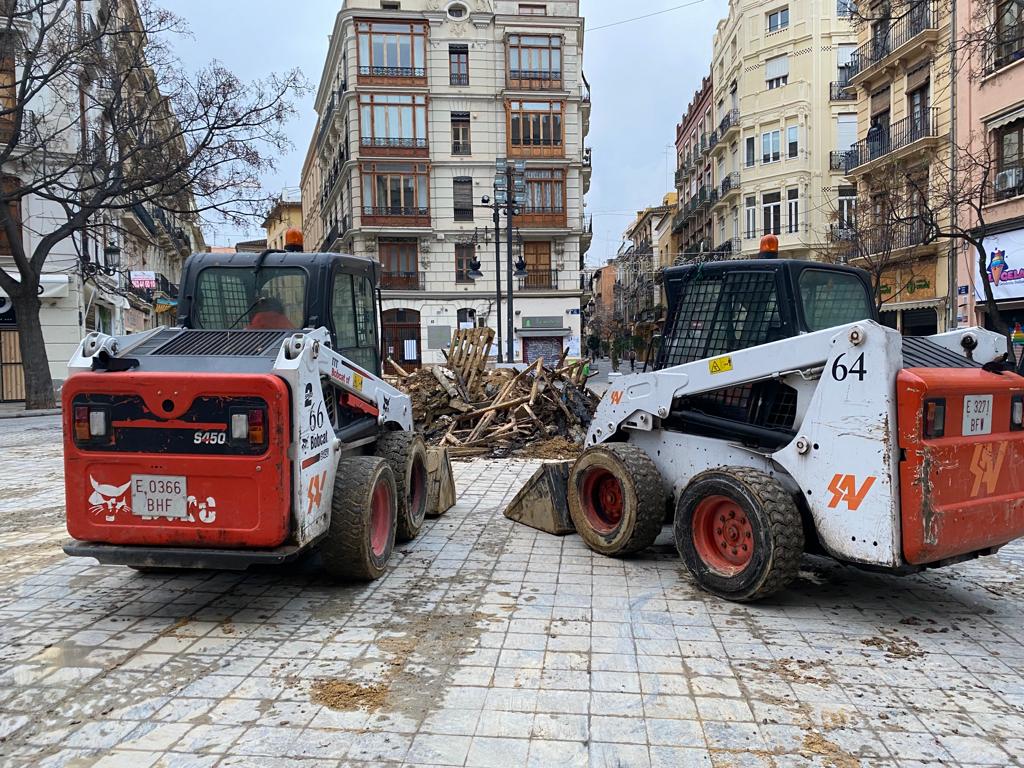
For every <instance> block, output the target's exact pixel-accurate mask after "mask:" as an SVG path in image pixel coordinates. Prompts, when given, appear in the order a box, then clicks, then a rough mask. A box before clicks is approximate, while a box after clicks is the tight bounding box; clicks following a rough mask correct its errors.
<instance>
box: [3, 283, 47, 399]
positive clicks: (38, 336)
mask: <svg viewBox="0 0 1024 768" xmlns="http://www.w3.org/2000/svg"><path fill="white" fill-rule="evenodd" d="M11 303H12V304H14V311H15V313H16V316H17V318H18V342H19V346H20V347H21V360H22V367H23V368H24V371H25V409H26V410H35V409H40V408H53V407H54V397H53V378H52V377H51V376H50V361H49V359H48V358H47V357H46V343H45V342H44V341H43V328H42V325H41V324H40V322H39V309H40V307H41V306H42V302H41V301H39V297H38V296H37V295H36V287H35V286H34V285H24V284H23V285H22V288H21V290H19V291H15V292H14V294H13V295H12V296H11Z"/></svg>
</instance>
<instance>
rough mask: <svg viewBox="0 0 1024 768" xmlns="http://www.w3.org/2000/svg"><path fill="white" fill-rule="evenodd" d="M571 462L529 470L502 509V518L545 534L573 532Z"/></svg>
mask: <svg viewBox="0 0 1024 768" xmlns="http://www.w3.org/2000/svg"><path fill="white" fill-rule="evenodd" d="M571 466H572V462H571V461H553V462H549V463H547V464H544V465H542V466H541V467H540V469H538V470H537V471H536V472H534V473H533V477H531V478H530V479H529V480H528V481H527V482H526V485H524V486H523V487H522V488H521V489H520V491H519V493H517V494H516V497H515V498H514V499H512V502H511V503H510V504H509V505H508V508H507V509H506V510H505V517H507V518H508V519H509V520H515V521H516V522H517V523H522V524H523V525H528V526H530V527H531V528H536V529H537V530H539V531H544V532H545V533H553V534H555V535H556V536H565V535H566V534H569V533H575V532H576V528H575V527H573V524H572V519H571V518H570V517H569V499H568V490H569V468H570V467H571Z"/></svg>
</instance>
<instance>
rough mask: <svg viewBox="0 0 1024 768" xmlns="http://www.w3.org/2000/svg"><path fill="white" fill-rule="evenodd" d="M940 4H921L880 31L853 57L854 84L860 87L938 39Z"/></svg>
mask: <svg viewBox="0 0 1024 768" xmlns="http://www.w3.org/2000/svg"><path fill="white" fill-rule="evenodd" d="M938 16H939V14H938V3H937V2H936V0H931V2H918V3H916V4H914V5H911V6H910V7H909V10H908V12H907V13H906V14H905V15H904V16H901V17H900V18H898V19H896V21H894V22H893V23H892V24H890V25H889V26H887V27H885V28H882V29H876V30H875V31H874V34H873V35H872V37H871V39H870V40H869V41H868V42H866V43H865V44H864V45H862V46H861V47H860V48H858V49H857V50H856V51H855V52H854V53H853V55H852V56H851V57H850V65H849V72H850V82H851V83H853V84H858V83H860V82H862V81H864V80H866V79H868V77H869V76H870V75H871V73H872V72H874V71H877V69H878V68H881V67H883V66H884V65H885V64H887V63H888V62H890V61H893V60H896V59H899V58H901V57H903V56H905V55H906V54H908V53H910V52H911V51H913V50H914V49H915V48H916V47H917V46H918V45H920V44H921V43H923V42H926V41H933V42H934V40H935V39H937V36H938V28H939V19H938Z"/></svg>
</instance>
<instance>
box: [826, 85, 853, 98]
mask: <svg viewBox="0 0 1024 768" xmlns="http://www.w3.org/2000/svg"><path fill="white" fill-rule="evenodd" d="M828 97H829V99H831V100H832V101H856V100H857V92H856V91H855V90H854V89H853V88H850V87H849V84H848V83H847V82H846V81H844V80H837V81H833V82H831V83H829V85H828Z"/></svg>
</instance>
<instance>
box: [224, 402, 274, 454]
mask: <svg viewBox="0 0 1024 768" xmlns="http://www.w3.org/2000/svg"><path fill="white" fill-rule="evenodd" d="M230 419H231V442H233V443H245V442H248V443H249V444H250V445H263V444H264V443H265V442H266V440H267V431H266V411H264V410H263V409H262V408H235V409H232V410H231V416H230Z"/></svg>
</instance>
